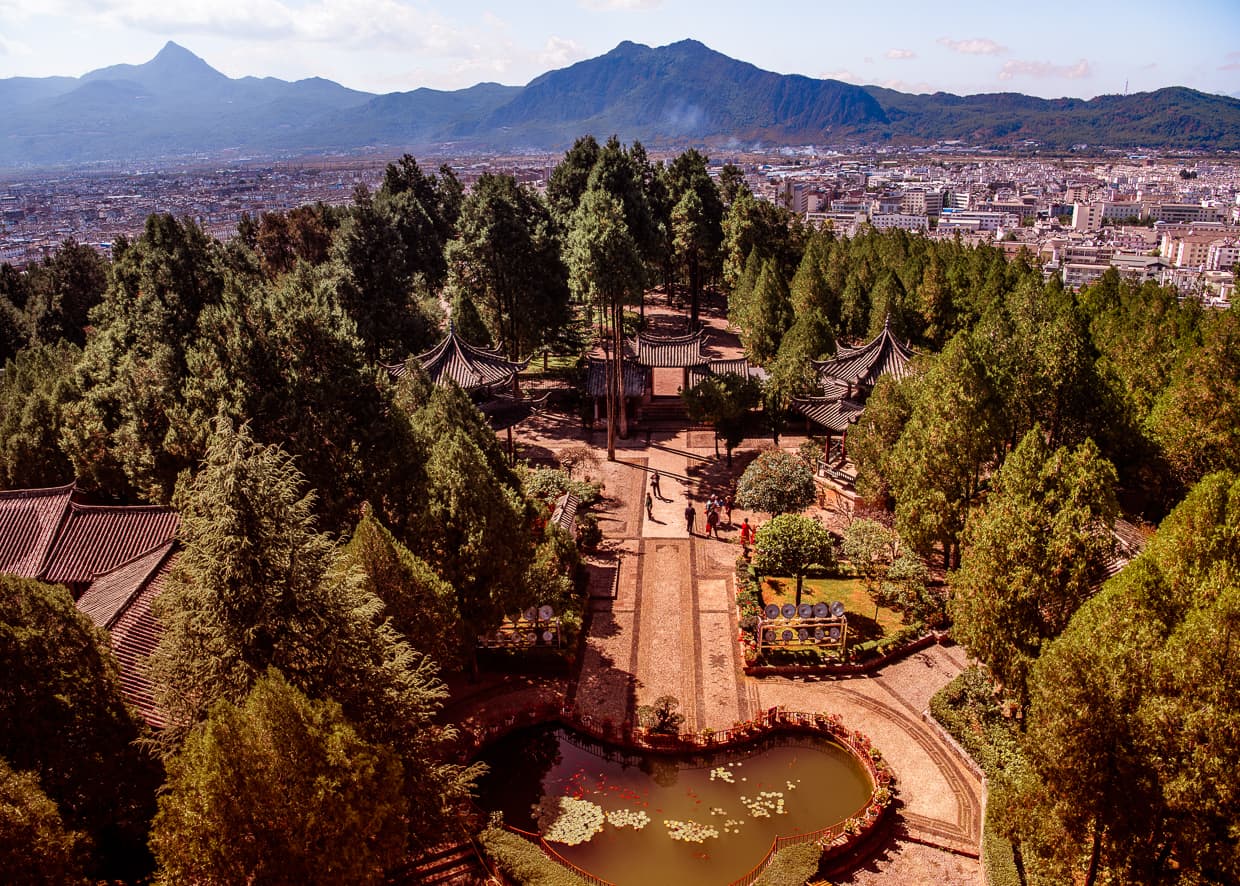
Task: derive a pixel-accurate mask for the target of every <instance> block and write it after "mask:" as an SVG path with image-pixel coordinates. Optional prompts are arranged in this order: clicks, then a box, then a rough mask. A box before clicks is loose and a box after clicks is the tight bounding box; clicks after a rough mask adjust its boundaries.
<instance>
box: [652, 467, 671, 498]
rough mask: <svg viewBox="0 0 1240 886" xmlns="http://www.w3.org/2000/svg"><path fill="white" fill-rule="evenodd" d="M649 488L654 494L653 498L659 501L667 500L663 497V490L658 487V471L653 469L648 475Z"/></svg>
mask: <svg viewBox="0 0 1240 886" xmlns="http://www.w3.org/2000/svg"><path fill="white" fill-rule="evenodd" d="M650 489H651V491H652V492H653V493H654V494H655V498H657V499H658V500H659V501H667V499H665V498H664V497H663V490H662V489H660V488H659V472H658V471H655V472H654V474H652V475H651V477H650Z"/></svg>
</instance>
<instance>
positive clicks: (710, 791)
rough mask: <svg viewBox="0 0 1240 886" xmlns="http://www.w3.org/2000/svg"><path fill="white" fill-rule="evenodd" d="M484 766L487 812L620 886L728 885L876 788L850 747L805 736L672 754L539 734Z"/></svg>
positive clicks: (512, 739) (858, 806)
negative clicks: (776, 844)
mask: <svg viewBox="0 0 1240 886" xmlns="http://www.w3.org/2000/svg"><path fill="white" fill-rule="evenodd" d="M482 760H483V761H484V762H486V763H487V764H488V766H489V767H490V771H489V772H488V774H487V775H486V776H485V777H484V778H483V779H482V781H481V782H480V784H479V801H480V805H481V806H482V807H483V808H484V809H487V810H500V811H502V812H503V813H504V820H505V821H506V822H507V823H508V824H510V825H513V826H515V827H518V828H521V829H523V830H527V831H537V832H539V833H541V834H543V836H544V838H546V839H547V840H548V842H549V843H550V844H551V845H552V846H553V847H554V848H555V849H556V851H557V852H559V853H560V854H561V855H563V856H564V857H565V858H566V859H568V860H569V861H571V862H572V863H573V864H576V865H578V866H580V867H581V868H583V869H585V870H587V871H590V872H591V873H592V874H595V875H596V876H599V877H602V878H603V879H605V880H610V881H611V882H612V883H615V884H617V886H654V884H660V883H675V884H678V886H680V884H683V886H699V884H700V886H726V884H728V883H731V882H732V881H733V880H736V879H738V878H740V877H742V876H744V875H745V874H746V873H748V872H749V871H750V870H751V869H752V868H753V866H754V865H755V864H757V863H758V862H759V861H760V860H761V859H762V857H763V856H764V855H765V854H766V852H767V850H768V849H770V847H771V842H772V841H773V840H774V838H775V837H776V836H777V835H782V836H788V835H791V834H798V833H806V832H808V831H816V830H818V829H820V828H824V827H827V826H828V825H832V824H835V823H836V822H838V821H840V820H842V819H845V818H848V817H850V816H853V815H858V814H859V813H860V812H861V811H862V810H864V808H865V805H866V803H867V802H868V800H869V797H870V792H871V790H872V787H873V785H872V783H871V781H870V777H869V774H868V773H867V772H866V770H865V768H864V767H863V765H862V764H861V763H860V761H858V760H857V759H856V758H855V757H854V756H853V754H852V753H851V752H850V751H848V750H846V749H844V748H843V747H841V746H840V745H838V744H836V743H834V742H832V741H830V740H829V739H827V738H824V737H819V736H813V735H802V734H798V733H775V734H772V735H768V736H766V737H765V738H763V739H760V740H758V741H756V742H753V743H751V744H748V745H745V746H743V747H740V748H735V749H729V750H718V751H711V752H709V753H701V754H694V755H692V756H668V755H657V754H638V753H636V752H631V751H621V750H618V749H616V748H612V747H610V746H607V745H602V744H599V743H598V742H595V741H592V740H591V739H588V738H585V737H584V736H581V735H579V734H577V733H575V732H571V731H570V730H568V729H566V728H564V727H562V726H538V727H532V728H529V729H523V730H519V731H517V732H514V733H512V734H511V735H509V736H507V737H505V738H504V739H501V740H500V741H499V742H497V743H496V744H494V745H492V746H491V747H490V748H488V749H487V751H486V752H485V753H484V754H483V756H482ZM669 822H670V823H671V824H669ZM635 825H636V826H635ZM577 841H580V842H577Z"/></svg>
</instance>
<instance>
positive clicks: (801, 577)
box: [797, 572, 805, 609]
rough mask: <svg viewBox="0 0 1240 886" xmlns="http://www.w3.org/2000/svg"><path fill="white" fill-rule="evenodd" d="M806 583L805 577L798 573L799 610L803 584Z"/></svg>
mask: <svg viewBox="0 0 1240 886" xmlns="http://www.w3.org/2000/svg"><path fill="white" fill-rule="evenodd" d="M804 581H805V576H804V575H802V574H801V573H800V572H798V573H797V608H798V609H800V608H801V584H802V583H803V582H804Z"/></svg>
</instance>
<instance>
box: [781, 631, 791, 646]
mask: <svg viewBox="0 0 1240 886" xmlns="http://www.w3.org/2000/svg"><path fill="white" fill-rule="evenodd" d="M780 636H781V637H782V638H783V641H784V642H785V643H791V642H792V631H790V630H785V631H784V632H783V634H781V635H780Z"/></svg>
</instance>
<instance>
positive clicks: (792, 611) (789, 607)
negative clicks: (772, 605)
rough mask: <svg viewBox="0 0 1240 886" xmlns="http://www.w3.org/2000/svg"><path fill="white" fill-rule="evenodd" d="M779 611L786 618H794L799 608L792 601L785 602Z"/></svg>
mask: <svg viewBox="0 0 1240 886" xmlns="http://www.w3.org/2000/svg"><path fill="white" fill-rule="evenodd" d="M779 611H780V613H781V614H782V615H783V617H784V618H792V617H794V616H795V615H796V614H797V608H796V606H794V605H793V604H792V603H785V604H784V606H783V608H782V609H780V610H779Z"/></svg>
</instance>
